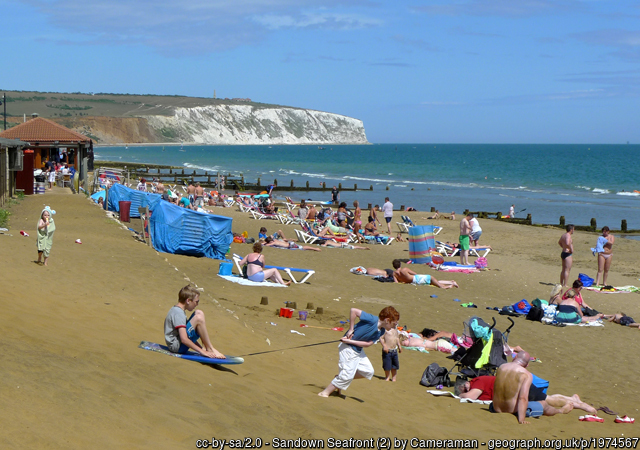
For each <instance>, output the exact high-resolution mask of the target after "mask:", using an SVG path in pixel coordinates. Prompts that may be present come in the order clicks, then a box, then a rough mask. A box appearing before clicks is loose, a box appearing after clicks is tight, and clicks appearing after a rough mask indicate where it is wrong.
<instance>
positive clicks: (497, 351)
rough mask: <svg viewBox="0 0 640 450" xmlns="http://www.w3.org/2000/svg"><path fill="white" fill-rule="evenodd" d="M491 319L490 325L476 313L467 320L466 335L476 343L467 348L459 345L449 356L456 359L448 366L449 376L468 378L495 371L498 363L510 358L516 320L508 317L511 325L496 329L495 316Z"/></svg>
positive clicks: (490, 373) (499, 364)
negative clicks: (449, 367) (510, 337)
mask: <svg viewBox="0 0 640 450" xmlns="http://www.w3.org/2000/svg"><path fill="white" fill-rule="evenodd" d="M492 319H493V324H492V325H491V326H489V324H487V323H486V322H485V321H484V320H482V319H481V318H479V317H477V316H473V317H471V318H470V319H469V320H467V321H466V322H465V323H464V336H469V337H470V338H471V339H472V341H473V344H472V345H471V347H469V348H468V349H467V348H464V347H460V348H459V349H458V350H457V351H456V352H455V353H454V354H453V355H451V356H449V358H450V359H454V360H455V361H456V364H455V365H454V366H453V367H452V368H451V370H449V373H448V375H449V379H451V378H450V377H451V376H452V375H456V376H458V377H462V378H465V379H469V378H475V377H479V376H482V375H495V374H496V370H497V369H498V367H500V366H501V365H502V364H505V363H506V362H507V356H506V353H508V352H509V347H508V346H507V340H508V338H509V333H510V332H511V328H513V325H515V323H514V322H513V320H512V319H511V318H510V317H507V319H508V320H509V321H510V322H511V325H510V326H509V328H507V329H506V330H505V332H504V333H502V332H500V331H499V330H496V329H495V326H496V319H495V317H493V318H492ZM505 349H506V350H507V351H506V352H505Z"/></svg>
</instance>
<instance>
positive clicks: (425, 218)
mask: <svg viewBox="0 0 640 450" xmlns="http://www.w3.org/2000/svg"><path fill="white" fill-rule="evenodd" d="M439 218H440V211H438V210H436V213H435V214H434V215H433V216H429V217H423V219H424V220H432V219H439Z"/></svg>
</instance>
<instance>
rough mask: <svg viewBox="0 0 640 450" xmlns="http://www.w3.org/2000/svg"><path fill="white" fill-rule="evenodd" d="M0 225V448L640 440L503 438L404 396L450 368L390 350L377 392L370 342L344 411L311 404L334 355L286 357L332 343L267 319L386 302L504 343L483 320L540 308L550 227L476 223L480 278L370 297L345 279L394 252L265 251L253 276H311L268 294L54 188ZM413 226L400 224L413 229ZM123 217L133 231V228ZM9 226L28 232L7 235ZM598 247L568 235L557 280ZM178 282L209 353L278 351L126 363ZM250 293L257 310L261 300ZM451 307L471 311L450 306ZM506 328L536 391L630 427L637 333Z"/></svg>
mask: <svg viewBox="0 0 640 450" xmlns="http://www.w3.org/2000/svg"><path fill="white" fill-rule="evenodd" d="M44 204H47V205H50V206H51V207H52V208H53V209H55V210H57V214H56V215H55V216H54V219H55V221H56V228H57V231H56V234H55V237H54V245H53V249H52V253H51V258H50V260H49V263H50V265H49V266H48V267H42V266H38V265H36V264H35V263H34V261H35V260H36V258H37V253H36V244H35V235H36V222H37V219H38V217H39V214H40V211H41V210H42V208H43V205H44ZM10 211H11V213H12V216H11V227H10V233H12V234H13V236H6V235H0V251H1V253H2V258H0V271H1V273H2V295H0V297H1V302H2V305H3V311H4V313H3V314H2V316H1V318H0V323H1V326H2V329H3V331H4V333H3V338H4V346H3V351H2V364H1V369H0V370H1V371H2V380H3V383H2V384H1V385H0V386H1V387H0V399H1V401H2V405H3V408H2V410H1V412H0V421H1V423H2V432H1V433H0V435H2V441H3V445H2V447H3V448H118V449H120V448H154V449H160V448H167V449H168V448H172V449H175V448H195V445H196V440H198V439H211V438H214V437H215V438H216V439H221V438H223V439H227V440H229V439H243V438H245V437H251V438H261V439H263V447H267V446H265V445H264V441H270V440H271V439H273V438H276V437H277V438H293V439H295V438H298V437H301V438H305V439H310V438H318V439H323V440H324V443H325V446H326V445H327V444H328V443H329V441H328V439H329V438H338V439H349V438H352V437H353V438H360V439H367V438H378V437H388V438H391V440H392V441H393V438H402V439H410V438H413V437H416V438H468V439H479V440H480V442H487V440H488V439H501V438H535V437H538V438H539V439H557V438H561V439H569V438H572V437H591V436H609V437H620V436H622V435H624V437H630V436H637V435H638V432H637V431H635V430H637V426H638V425H637V424H634V425H622V424H615V423H614V422H613V419H614V418H615V416H610V415H606V414H603V413H600V416H601V417H604V418H605V423H603V424H597V423H587V422H579V421H578V417H579V416H580V415H582V412H581V411H573V412H571V413H570V414H567V415H563V416H555V417H542V418H540V419H533V420H532V421H531V422H532V423H531V424H530V425H518V423H517V420H516V419H515V418H514V417H513V416H511V415H508V414H491V413H489V412H488V410H487V407H486V406H483V405H475V404H461V403H459V402H458V401H456V400H454V399H451V398H436V397H434V396H431V395H430V394H427V393H426V390H427V389H426V388H424V387H422V386H420V385H419V384H418V383H419V380H420V377H421V375H422V372H423V371H424V369H425V368H426V367H427V366H428V365H429V364H430V363H432V362H437V363H438V364H440V365H441V366H445V367H448V368H449V367H452V366H453V364H452V361H451V360H449V359H446V355H445V354H443V353H438V352H431V353H429V354H422V353H417V352H412V351H405V352H403V353H402V354H401V355H400V371H399V373H398V381H397V382H396V383H391V382H385V381H383V377H384V372H383V370H382V366H381V356H380V354H381V347H380V346H379V345H376V346H373V347H371V348H369V349H367V351H366V352H367V355H368V356H369V358H370V359H371V361H372V363H373V365H374V367H375V369H376V375H375V377H374V378H373V380H371V381H367V380H356V381H354V383H353V384H352V385H351V387H350V388H349V389H348V390H347V391H345V392H344V394H345V396H344V397H335V396H333V397H330V398H328V399H323V398H319V397H318V396H317V395H316V394H317V393H318V392H320V391H321V390H322V389H323V388H324V387H325V386H326V385H327V384H328V383H329V382H330V381H331V379H332V377H333V376H334V375H335V374H336V373H337V370H338V367H337V363H338V351H337V343H330V344H324V345H317V346H312V347H307V348H300V349H290V348H291V347H296V346H300V345H306V344H312V343H322V342H327V341H333V340H338V339H339V338H340V337H341V335H342V334H341V333H339V332H335V331H331V330H324V329H317V328H300V323H301V322H300V321H299V320H297V319H295V318H294V319H284V318H279V317H277V315H276V310H277V309H279V308H280V307H282V306H284V302H286V301H295V302H297V304H298V307H299V308H301V309H304V307H305V306H306V305H307V303H308V302H312V303H313V304H314V305H315V306H316V307H318V306H320V307H322V308H323V309H324V314H322V315H316V314H315V313H313V312H310V313H309V319H308V320H307V322H306V323H307V324H308V325H313V326H320V327H335V326H339V325H340V323H339V322H340V321H341V320H346V319H347V318H348V315H349V309H350V308H351V307H357V308H361V309H363V310H365V311H368V312H371V313H373V314H376V315H377V313H378V312H379V311H380V309H382V308H383V307H384V306H387V305H393V306H395V307H396V308H397V309H398V311H399V312H400V314H401V319H400V323H401V324H402V325H407V326H408V327H409V328H411V329H413V330H414V331H417V330H420V329H422V328H423V327H425V326H427V327H430V328H435V329H438V330H446V331H452V332H456V333H458V334H460V333H462V323H463V321H464V320H466V319H468V318H469V317H470V316H471V315H478V316H480V317H482V318H483V319H485V320H487V321H491V317H494V316H495V317H496V320H497V322H498V325H497V326H498V329H501V330H504V329H506V327H507V326H508V324H509V323H508V321H507V319H506V318H505V317H503V316H499V315H497V313H496V312H492V311H489V310H487V309H486V307H493V306H498V307H501V306H504V305H507V304H512V303H515V302H516V301H518V300H520V299H523V298H526V299H528V300H529V301H531V300H533V299H534V298H536V297H541V298H548V294H549V291H550V290H551V287H552V284H553V283H555V282H557V280H558V279H559V275H560V248H559V247H558V245H557V241H558V238H559V237H560V235H561V234H562V233H561V231H560V230H558V229H545V228H536V227H527V226H519V225H513V224H507V223H499V222H496V221H490V220H481V221H480V222H481V226H482V228H483V235H482V239H481V243H483V244H490V245H492V246H493V248H494V250H493V251H492V252H491V253H490V254H489V256H488V260H489V268H490V269H491V270H488V271H485V272H480V273H474V274H462V273H454V274H447V273H442V272H440V273H438V272H435V271H434V270H432V269H429V268H427V267H424V266H412V267H411V268H412V269H413V270H415V271H416V272H418V273H429V274H431V275H433V276H435V277H436V278H438V279H453V280H456V281H457V282H458V284H459V285H460V288H459V289H450V290H441V289H437V288H434V287H426V286H418V287H416V286H410V285H397V284H393V283H379V282H377V281H374V280H372V279H371V278H370V277H365V276H356V275H352V274H351V273H349V268H351V267H353V266H357V265H363V266H366V267H371V266H373V267H378V268H388V267H391V261H392V260H393V259H394V258H404V259H407V258H408V244H407V243H393V244H391V245H390V246H382V245H371V246H370V247H371V250H369V251H359V250H358V251H354V250H351V251H350V250H343V249H323V251H322V252H309V251H290V250H278V249H272V248H267V249H265V251H264V254H265V257H266V261H267V264H272V265H290V266H293V267H300V268H311V269H314V270H315V271H316V274H315V275H314V276H313V277H312V278H311V279H310V280H309V282H308V283H307V284H304V285H293V286H291V287H289V288H286V289H282V288H278V289H276V288H262V287H247V286H239V285H236V284H233V283H230V282H227V281H224V280H223V279H221V278H220V277H218V276H217V273H218V265H219V261H214V260H210V259H206V258H194V257H186V256H179V255H168V254H161V253H158V252H156V251H155V250H153V249H151V248H149V247H147V246H146V245H144V244H143V243H140V242H138V241H136V240H135V239H134V238H133V237H132V233H131V232H130V231H128V230H125V229H123V228H122V227H121V226H120V225H119V224H117V223H116V222H114V221H113V220H110V219H108V218H107V217H106V216H105V213H104V211H102V210H101V209H100V208H98V207H97V206H95V205H93V204H92V203H91V202H90V201H89V200H87V199H86V198H85V196H84V195H72V194H71V193H70V192H69V190H68V189H62V188H55V189H54V190H53V191H47V193H46V194H45V195H44V196H40V195H38V196H31V197H28V198H26V199H24V200H22V201H21V202H20V204H18V205H14V206H12V207H11V209H10ZM216 212H217V213H219V214H223V215H228V216H230V217H233V219H234V222H233V230H234V231H235V232H242V231H245V230H246V231H247V232H248V233H249V235H250V236H254V237H257V234H258V229H259V228H260V226H266V227H267V229H268V230H269V232H271V233H273V232H274V231H276V230H277V229H282V230H283V231H284V232H285V234H286V235H287V237H290V238H295V234H294V232H293V226H292V225H291V226H282V225H280V224H279V223H276V222H275V221H265V220H263V221H256V220H254V219H253V218H251V216H249V215H247V214H242V213H240V212H237V211H236V210H235V208H233V209H232V208H216ZM396 214H397V213H396ZM423 215H424V213H412V216H411V217H412V218H413V219H414V221H416V222H417V223H418V224H424V223H425V221H424V220H421V219H420V217H422V216H423ZM132 220H134V222H133V223H132V226H135V227H137V228H139V227H140V226H139V219H132ZM135 221H138V223H136V222H135ZM435 223H436V224H438V225H442V226H444V227H445V228H444V230H443V231H442V233H441V234H440V235H439V236H438V239H440V240H451V241H456V240H457V235H458V232H457V230H458V222H457V221H456V222H452V221H448V220H438V221H435ZM393 225H394V228H395V221H394V224H393ZM20 230H26V231H27V232H28V233H29V234H30V235H31V236H29V237H23V236H20V233H19V231H20ZM614 234H615V233H614ZM405 237H406V234H405ZM596 238H597V234H593V233H585V232H576V233H575V235H574V245H575V249H576V251H575V254H574V267H573V270H572V272H571V275H572V279H575V278H577V276H578V273H579V272H584V273H587V274H588V275H590V276H592V277H595V271H596V267H597V263H596V258H595V257H593V256H592V255H591V252H590V251H589V248H590V247H592V246H594V244H595V241H596ZM76 239H81V240H82V244H76V243H75V242H74V241H75V240H76ZM250 251H251V246H250V245H247V244H232V247H231V252H232V253H239V254H241V255H245V254H246V253H248V252H250ZM639 254H640V242H638V241H632V240H625V239H617V240H616V243H615V246H614V261H613V266H612V272H611V273H610V275H609V283H610V284H613V285H638V283H639V281H638V277H639V276H640V272H639V270H638V261H639V259H640V258H639V256H638V255H639ZM186 279H189V280H191V282H193V283H195V284H196V285H197V286H198V287H200V288H202V289H203V290H204V291H203V294H202V295H201V301H200V308H201V309H202V310H203V311H204V312H205V314H206V317H207V322H208V328H209V331H210V335H211V338H212V341H213V344H214V346H215V347H216V348H217V349H219V350H221V351H222V352H224V353H226V354H229V355H247V354H250V353H256V352H266V351H272V350H282V349H290V350H283V351H274V352H271V353H265V354H261V355H254V356H246V357H245V363H244V364H242V365H237V366H206V365H201V364H198V363H193V362H189V361H182V360H180V359H178V358H171V357H168V356H165V355H161V354H157V353H153V352H148V351H143V350H140V349H138V344H139V342H140V341H142V340H148V341H154V342H159V343H163V340H164V337H163V321H164V318H165V316H166V314H167V312H168V310H169V309H170V308H171V306H173V305H174V304H175V303H176V301H177V293H178V290H179V289H180V288H181V287H182V286H184V285H185V284H186V283H187V281H186ZM431 295H437V296H438V297H437V298H430V296H431ZM263 296H267V297H268V300H269V305H268V306H264V305H261V304H260V300H261V298H262V297H263ZM454 298H458V299H460V302H454V301H453V299H454ZM584 298H585V301H586V302H587V303H588V304H589V305H590V306H592V307H593V308H595V309H598V310H600V311H603V312H606V313H615V312H619V311H624V312H625V313H627V314H629V315H631V316H632V317H635V318H636V319H638V320H640V303H639V302H638V298H639V297H638V294H615V295H612V294H600V293H592V292H584ZM466 302H473V303H475V304H477V305H478V309H467V308H462V307H461V306H460V304H461V303H466ZM514 320H515V322H516V325H515V327H514V328H513V330H512V332H511V335H510V336H509V343H511V344H512V345H520V346H522V347H524V348H525V349H526V350H528V351H529V352H530V353H531V354H532V356H535V357H537V358H539V359H540V360H541V361H542V362H541V363H532V364H531V365H530V367H529V368H530V370H531V371H532V372H534V373H535V374H536V375H538V376H540V377H542V378H545V379H548V380H550V382H551V387H550V388H549V393H562V394H565V395H572V394H574V393H578V394H579V395H580V396H581V397H582V399H583V400H585V401H586V402H588V403H590V404H594V405H595V406H596V407H598V406H608V407H609V408H610V409H612V410H613V411H616V412H618V413H620V415H624V414H627V415H629V416H630V417H636V418H638V419H639V420H640V414H639V413H638V409H637V401H638V393H639V392H638V391H639V390H640V389H639V386H640V385H639V384H638V382H637V372H638V368H639V367H640V364H639V363H638V362H637V360H636V355H637V354H638V350H639V348H638V347H639V346H638V342H639V339H640V334H639V333H640V331H638V330H637V329H629V328H625V327H622V326H620V325H615V324H606V325H605V327H602V328H586V327H585V328H582V327H565V328H557V327H553V326H546V325H542V324H540V323H534V322H530V321H526V320H525V319H524V318H516V319H514ZM271 322H273V323H276V324H277V325H276V326H273V325H271V324H270V323H271ZM291 330H295V331H299V332H302V333H304V334H305V336H300V335H298V334H295V333H291ZM374 443H375V440H374ZM269 447H270V446H269ZM267 448H268V447H267Z"/></svg>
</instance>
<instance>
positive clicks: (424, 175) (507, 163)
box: [95, 144, 640, 230]
mask: <svg viewBox="0 0 640 450" xmlns="http://www.w3.org/2000/svg"><path fill="white" fill-rule="evenodd" d="M95 158H96V159H97V160H107V161H126V162H134V163H146V164H161V165H173V166H180V167H184V168H185V169H186V170H188V171H189V172H192V171H193V170H196V171H198V173H203V172H204V171H209V172H213V173H216V172H220V173H221V174H225V175H226V174H231V175H234V176H237V175H243V176H244V177H245V180H247V181H249V182H256V181H257V179H258V178H260V181H261V183H262V185H267V184H272V183H273V182H274V181H275V180H277V184H278V186H279V187H285V186H290V184H291V182H293V183H294V185H295V186H306V183H307V182H309V186H318V187H319V186H320V185H321V184H322V183H323V182H325V183H326V184H327V186H328V187H332V186H333V185H336V186H338V185H339V184H342V187H343V188H353V187H354V185H357V186H358V188H359V189H363V190H358V191H346V190H345V191H343V192H341V194H340V200H341V201H346V202H347V204H348V205H351V204H352V203H353V201H354V200H358V201H359V202H360V205H361V207H365V208H366V206H367V204H368V203H372V204H379V205H382V203H384V199H385V197H389V198H390V200H391V202H392V203H393V204H394V206H395V207H396V208H398V207H400V205H404V206H405V208H406V207H413V208H415V209H416V210H418V211H425V212H428V211H430V210H431V208H436V209H437V210H439V211H440V212H441V213H446V214H450V213H451V212H452V211H455V212H456V213H457V214H460V213H462V212H463V211H464V210H465V209H469V210H471V211H489V212H502V213H503V214H507V213H508V211H509V207H510V206H511V205H512V204H513V205H515V211H516V213H517V214H516V217H521V218H525V217H526V216H527V214H531V217H532V220H533V222H534V223H537V224H558V223H559V220H560V216H564V217H565V220H566V223H567V224H568V223H573V224H576V225H589V224H590V222H591V219H592V218H595V219H596V222H597V226H598V228H601V227H602V226H604V225H607V226H609V227H610V228H611V229H612V230H619V229H620V226H621V221H622V220H623V219H625V220H626V221H627V226H628V228H629V229H640V145H632V144H621V145H609V144H607V145H602V144H597V145H589V144H580V145H578V144H576V145H552V144H549V145H525V144H514V145H509V144H499V145H498V144H370V145H324V146H318V145H251V146H242V145H233V146H230V145H183V146H180V145H177V146H167V145H165V146H157V145H156V146H130V147H98V148H96V149H95ZM370 187H372V188H373V190H369V188H370ZM274 195H275V196H276V197H281V198H284V196H291V197H293V198H294V199H295V200H300V199H302V198H304V199H311V200H315V201H323V200H329V199H330V192H329V191H325V192H312V191H294V192H289V191H282V190H277V191H274Z"/></svg>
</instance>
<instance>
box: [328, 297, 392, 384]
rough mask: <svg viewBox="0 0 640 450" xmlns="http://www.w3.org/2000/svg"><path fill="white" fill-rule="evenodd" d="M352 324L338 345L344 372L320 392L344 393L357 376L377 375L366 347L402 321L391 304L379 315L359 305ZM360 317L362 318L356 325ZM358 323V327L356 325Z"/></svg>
mask: <svg viewBox="0 0 640 450" xmlns="http://www.w3.org/2000/svg"><path fill="white" fill-rule="evenodd" d="M349 318H350V320H349V323H350V327H349V331H347V334H345V335H344V336H343V337H342V339H340V340H341V341H342V342H340V345H338V350H339V352H340V354H339V362H338V367H339V368H340V373H338V375H336V377H335V378H334V379H333V380H332V381H331V383H330V384H329V386H327V387H326V388H325V389H324V390H323V391H322V392H320V393H319V394H318V395H319V396H320V397H328V396H329V395H331V394H332V393H333V392H334V391H337V392H338V394H340V390H341V389H348V388H349V385H350V384H351V382H352V381H353V380H354V379H357V378H367V379H369V380H370V379H371V378H372V377H373V373H374V370H373V366H372V365H371V361H369V358H367V355H366V354H365V353H364V349H365V348H366V347H370V346H372V345H373V344H375V342H376V341H377V340H378V339H380V337H381V336H382V335H383V334H385V332H387V331H389V330H392V329H395V328H396V327H397V326H398V320H400V314H399V313H398V311H396V309H395V308H394V307H393V306H387V307H386V308H384V309H383V310H382V311H380V314H378V317H376V316H374V315H373V314H369V313H367V312H364V311H362V310H360V309H357V308H351V314H350V317H349ZM356 318H360V321H359V322H358V323H357V324H355V321H356ZM354 324H355V326H354Z"/></svg>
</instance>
